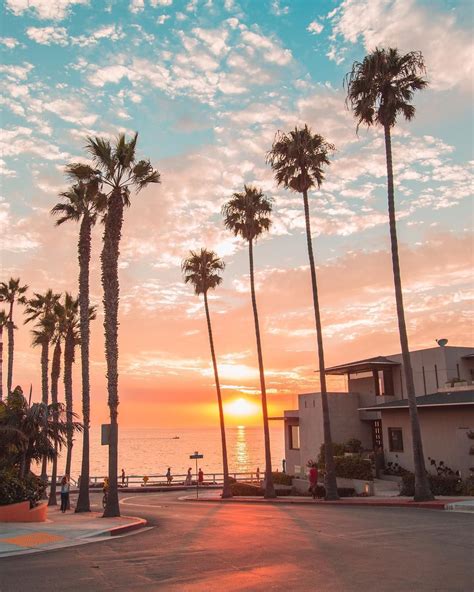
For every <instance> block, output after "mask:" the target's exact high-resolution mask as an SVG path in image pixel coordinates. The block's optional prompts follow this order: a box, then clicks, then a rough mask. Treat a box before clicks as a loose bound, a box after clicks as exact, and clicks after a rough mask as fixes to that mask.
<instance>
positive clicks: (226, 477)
mask: <svg viewBox="0 0 474 592" xmlns="http://www.w3.org/2000/svg"><path fill="white" fill-rule="evenodd" d="M204 308H205V309H206V320H207V331H208V333H209V344H210V346H211V357H212V366H213V368H214V380H215V381H216V391H217V404H218V406H219V423H220V427H221V443H222V470H223V472H224V486H223V488H222V496H221V497H223V498H229V497H232V491H231V488H230V483H229V465H228V462H227V442H226V437H225V423H224V409H223V407H222V396H221V385H220V382H219V374H218V372H217V362H216V353H215V351H214V339H213V337H212V326H211V316H210V314H209V305H208V302H207V292H204Z"/></svg>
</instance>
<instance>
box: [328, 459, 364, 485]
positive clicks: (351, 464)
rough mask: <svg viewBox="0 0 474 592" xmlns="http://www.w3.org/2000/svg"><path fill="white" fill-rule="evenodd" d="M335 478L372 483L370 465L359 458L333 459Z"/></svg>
mask: <svg viewBox="0 0 474 592" xmlns="http://www.w3.org/2000/svg"><path fill="white" fill-rule="evenodd" d="M334 462H335V464H336V477H343V478H345V479H362V480H364V481H372V479H373V476H372V464H371V463H370V462H369V461H367V460H364V459H363V458H362V457H361V456H342V457H336V458H335V459H334Z"/></svg>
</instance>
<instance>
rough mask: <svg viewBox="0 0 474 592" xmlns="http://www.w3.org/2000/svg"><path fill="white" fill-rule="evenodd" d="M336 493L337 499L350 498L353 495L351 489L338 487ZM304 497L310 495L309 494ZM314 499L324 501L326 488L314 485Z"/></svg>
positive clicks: (353, 490) (353, 491)
mask: <svg viewBox="0 0 474 592" xmlns="http://www.w3.org/2000/svg"><path fill="white" fill-rule="evenodd" d="M337 493H338V495H339V497H352V496H354V495H355V489H354V488H353V487H338V488H337ZM306 495H311V494H310V493H309V492H308V493H307V494H306ZM316 497H317V498H321V499H324V498H325V497H326V488H325V487H324V485H319V484H318V485H316Z"/></svg>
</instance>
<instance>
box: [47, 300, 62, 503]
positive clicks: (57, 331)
mask: <svg viewBox="0 0 474 592" xmlns="http://www.w3.org/2000/svg"><path fill="white" fill-rule="evenodd" d="M64 312H65V311H64V306H63V305H62V304H61V303H60V302H57V303H56V305H55V307H54V313H53V314H54V333H53V337H52V339H51V342H52V343H53V344H54V350H53V360H52V363H51V404H52V405H57V403H58V384H59V377H60V376H61V353H62V351H61V343H62V340H63V339H64V334H65V314H64ZM58 419H59V417H58V413H57V412H56V413H55V415H54V418H53V420H54V422H55V423H56V424H57V423H58ZM55 451H56V454H55V457H54V459H53V466H52V469H51V486H50V489H49V501H48V506H56V505H57V501H56V483H57V479H58V454H57V453H58V449H57V442H55Z"/></svg>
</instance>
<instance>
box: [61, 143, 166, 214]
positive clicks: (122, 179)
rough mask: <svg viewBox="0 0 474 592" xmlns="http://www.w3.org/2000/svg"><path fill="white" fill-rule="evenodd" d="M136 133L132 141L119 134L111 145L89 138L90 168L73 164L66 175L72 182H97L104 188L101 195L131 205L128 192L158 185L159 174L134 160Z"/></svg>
mask: <svg viewBox="0 0 474 592" xmlns="http://www.w3.org/2000/svg"><path fill="white" fill-rule="evenodd" d="M137 139H138V133H135V134H134V136H133V137H132V138H131V140H128V141H127V139H126V137H125V134H119V135H118V137H117V140H116V142H115V144H114V145H112V144H111V143H110V141H109V140H107V139H106V138H101V137H98V136H96V137H88V138H87V143H86V146H85V148H86V151H87V152H88V154H89V156H90V157H91V159H92V163H93V165H94V166H95V167H96V168H94V167H93V166H90V165H87V164H82V163H72V164H70V165H68V166H67V167H66V174H67V175H68V176H69V177H70V178H71V179H73V180H74V181H78V182H82V183H90V182H92V181H97V182H98V183H99V184H98V188H100V186H101V184H102V185H103V189H104V193H107V191H106V188H108V189H109V192H110V193H109V195H108V196H110V195H111V194H113V195H114V196H118V195H120V197H121V198H122V200H123V205H124V206H129V205H130V188H131V187H133V188H134V189H135V190H136V191H140V190H141V189H143V188H145V187H146V186H147V185H148V184H149V183H159V182H160V173H159V172H158V171H156V170H155V169H154V168H153V166H152V165H151V163H150V161H149V160H138V161H137V160H136V154H135V150H136V145H137Z"/></svg>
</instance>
